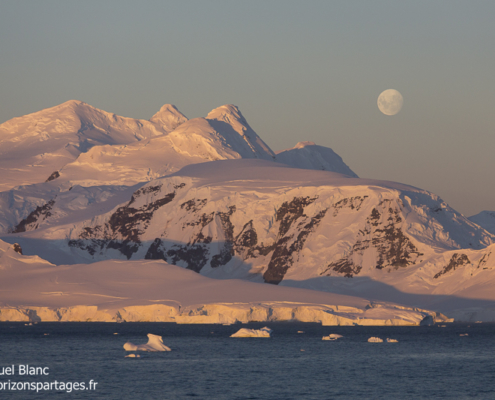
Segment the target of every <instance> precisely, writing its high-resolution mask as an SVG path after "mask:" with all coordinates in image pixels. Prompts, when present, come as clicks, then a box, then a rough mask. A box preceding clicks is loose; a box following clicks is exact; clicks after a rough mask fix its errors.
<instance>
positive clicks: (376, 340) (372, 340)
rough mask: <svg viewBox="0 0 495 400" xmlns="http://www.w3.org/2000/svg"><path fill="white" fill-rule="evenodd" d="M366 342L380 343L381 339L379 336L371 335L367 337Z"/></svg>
mask: <svg viewBox="0 0 495 400" xmlns="http://www.w3.org/2000/svg"><path fill="white" fill-rule="evenodd" d="M368 342H370V343H382V342H383V339H380V338H379V337H374V336H372V337H370V338H369V339H368Z"/></svg>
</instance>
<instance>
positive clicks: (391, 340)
mask: <svg viewBox="0 0 495 400" xmlns="http://www.w3.org/2000/svg"><path fill="white" fill-rule="evenodd" d="M387 343H399V341H398V340H397V339H389V338H387Z"/></svg>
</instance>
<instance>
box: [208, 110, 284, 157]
mask: <svg viewBox="0 0 495 400" xmlns="http://www.w3.org/2000/svg"><path fill="white" fill-rule="evenodd" d="M206 119H207V120H209V121H210V124H211V125H212V126H213V127H214V128H215V129H216V130H217V131H218V132H220V133H221V134H222V135H223V136H224V137H226V138H229V137H231V139H230V140H229V139H227V140H228V141H229V142H230V141H231V140H232V139H233V136H234V134H235V133H237V134H238V135H240V136H241V138H242V139H243V140H244V141H245V142H246V143H247V145H248V146H249V147H250V149H251V151H252V152H253V153H254V157H255V158H262V159H265V160H273V159H274V158H275V153H274V152H273V151H272V149H270V147H268V145H267V144H266V143H265V142H263V140H262V139H261V138H260V137H259V136H258V135H257V133H256V132H255V131H254V130H253V129H252V128H251V127H250V126H249V124H248V123H247V121H246V119H245V118H244V116H243V115H242V114H241V112H240V110H239V108H238V107H237V106H235V105H233V104H225V105H223V106H220V107H218V108H215V109H214V110H212V111H210V113H209V114H208V115H207V116H206ZM229 125H230V127H229ZM229 128H230V129H229ZM229 131H230V132H229Z"/></svg>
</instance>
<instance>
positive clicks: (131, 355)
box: [125, 354, 141, 358]
mask: <svg viewBox="0 0 495 400" xmlns="http://www.w3.org/2000/svg"><path fill="white" fill-rule="evenodd" d="M125 357H126V358H128V357H129V358H139V357H141V356H140V355H139V354H129V355H127V356H125Z"/></svg>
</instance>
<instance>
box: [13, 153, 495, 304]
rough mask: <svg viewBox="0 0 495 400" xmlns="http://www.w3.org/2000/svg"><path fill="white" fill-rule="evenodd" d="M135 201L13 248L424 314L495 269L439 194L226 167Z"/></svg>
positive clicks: (162, 182) (32, 235)
mask: <svg viewBox="0 0 495 400" xmlns="http://www.w3.org/2000/svg"><path fill="white" fill-rule="evenodd" d="M73 190H74V189H73ZM122 194H123V195H122V196H120V197H119V196H117V197H115V200H113V201H114V203H112V204H115V202H116V201H117V200H118V199H120V200H122V199H123V198H124V192H122ZM126 195H127V196H128V197H127V198H126V200H125V202H124V201H123V202H121V203H120V204H118V205H115V206H114V207H113V208H112V209H111V210H108V208H109V207H107V208H105V209H102V211H101V212H100V213H98V212H96V213H95V214H93V215H94V217H93V218H91V219H87V220H84V221H82V220H81V219H80V218H77V219H76V218H74V219H72V217H71V215H70V212H68V208H67V207H66V206H64V205H63V204H64V202H65V200H63V198H62V197H60V200H57V199H55V200H54V202H53V204H50V207H51V208H50V210H51V211H50V214H51V215H49V216H47V217H46V218H44V219H43V220H41V221H39V222H37V221H36V222H34V221H31V223H30V224H27V223H24V224H23V223H22V222H20V224H18V225H17V227H16V229H15V230H17V231H18V232H20V231H21V230H20V229H18V227H19V226H21V227H23V228H24V229H25V230H26V231H27V232H24V233H21V232H20V233H16V234H15V235H12V236H7V237H5V239H4V240H8V241H18V242H19V243H20V244H21V245H22V246H23V248H25V250H26V253H27V254H31V252H32V253H33V254H39V255H41V256H42V257H44V258H47V259H48V260H49V261H52V262H56V263H62V264H65V263H74V262H94V261H99V260H105V259H111V258H119V259H122V260H127V259H131V260H140V259H141V260H142V259H163V260H165V261H167V262H168V263H171V264H176V265H179V266H182V267H185V268H188V269H191V270H194V271H196V272H200V273H201V274H202V275H205V276H210V277H214V278H221V279H225V278H242V279H247V280H252V281H256V282H268V283H274V284H281V285H289V286H298V287H305V288H317V289H318V290H326V291H330V292H331V291H342V290H349V291H351V292H352V293H353V295H356V294H357V293H358V292H359V290H362V289H361V287H360V286H361V285H364V286H365V287H366V286H368V287H373V290H374V291H377V293H381V294H380V295H382V294H383V296H385V297H384V298H382V300H384V301H394V302H396V303H402V304H409V305H414V306H424V304H429V302H433V303H435V304H436V305H438V306H439V307H440V306H441V305H440V302H439V301H438V298H436V300H435V301H433V300H431V299H427V298H426V297H421V296H428V295H431V294H438V295H442V296H445V295H449V296H451V295H457V292H459V291H465V290H467V292H466V293H468V292H469V290H471V289H472V290H471V292H469V293H470V295H469V296H475V297H476V290H474V289H473V288H475V286H476V285H478V284H481V282H482V278H481V277H485V278H486V277H487V276H492V275H493V271H492V269H494V267H495V257H494V256H492V255H491V254H492V248H493V245H492V244H493V243H495V236H494V235H491V234H490V233H488V232H487V231H485V230H484V229H482V228H480V227H479V226H478V225H476V224H474V223H472V222H471V221H469V220H467V219H466V218H465V217H463V216H462V215H461V214H459V213H457V212H456V211H455V210H453V209H452V208H450V207H449V206H448V205H447V204H446V203H444V202H443V201H442V200H441V199H440V198H438V197H437V196H435V195H434V194H431V193H429V192H426V191H423V190H421V189H417V188H414V187H411V186H407V185H402V184H398V183H393V182H386V181H378V180H369V179H359V178H349V177H348V176H345V175H341V174H337V173H332V172H326V171H308V170H302V169H294V168H290V167H287V166H284V165H282V164H277V163H273V162H268V161H264V160H227V161H216V162H209V163H203V164H196V165H189V166H187V167H185V168H183V169H182V170H181V171H179V172H177V173H175V174H173V175H171V176H168V177H164V178H160V179H157V180H153V181H151V182H149V183H147V184H145V185H144V186H141V187H140V188H139V189H138V190H136V191H135V192H134V193H133V194H132V195H131V196H129V194H128V192H127V193H126ZM59 210H65V211H64V212H65V216H64V218H65V219H64V220H62V219H57V218H59V217H58V215H59V213H60V212H61V211H59ZM95 211H96V207H95V209H94V210H93V212H95ZM45 215H46V213H45ZM69 221H70V222H69ZM35 228H36V229H35ZM490 245H492V246H491V247H489V246H490ZM487 246H488V247H487ZM483 268H487V269H483ZM469 274H473V278H471V275H469ZM494 276H495V275H494ZM330 278H332V279H330ZM351 278H352V279H351ZM485 278H483V279H485ZM459 279H461V280H462V282H463V283H462V285H460V284H459ZM473 285H474V286H473ZM343 288H344V289H343ZM383 288H387V289H386V290H384V289H383ZM469 288H471V289H469ZM468 289H469V290H468ZM401 292H402V293H401ZM408 294H414V296H412V297H408ZM367 295H368V296H371V295H372V293H368V292H367ZM418 295H420V296H419V297H418ZM387 296H388V297H387ZM469 296H468V297H469ZM484 298H485V297H484ZM490 299H491V297H490ZM444 305H445V304H444ZM439 310H441V311H442V310H443V308H442V309H440V308H439Z"/></svg>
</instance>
